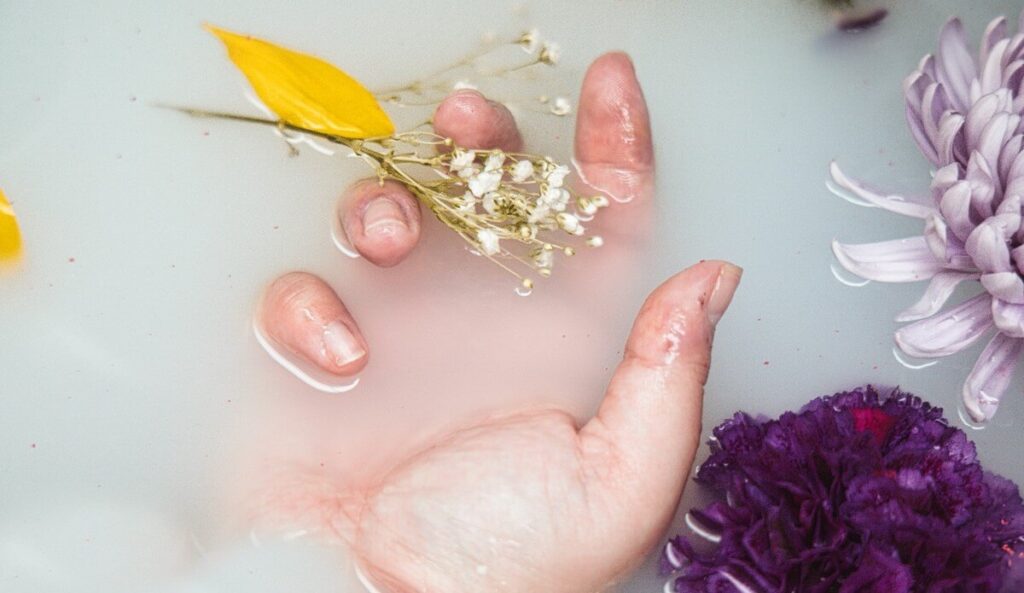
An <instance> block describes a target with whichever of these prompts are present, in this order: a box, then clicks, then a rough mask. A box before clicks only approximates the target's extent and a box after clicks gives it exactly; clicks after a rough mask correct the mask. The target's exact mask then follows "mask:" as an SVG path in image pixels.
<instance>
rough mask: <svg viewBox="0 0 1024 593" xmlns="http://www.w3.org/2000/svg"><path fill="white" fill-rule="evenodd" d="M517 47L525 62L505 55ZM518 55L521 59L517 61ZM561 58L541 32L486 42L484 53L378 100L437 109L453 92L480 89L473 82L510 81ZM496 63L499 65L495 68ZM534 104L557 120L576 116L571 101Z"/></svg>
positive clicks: (541, 100) (543, 98)
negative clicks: (435, 107)
mask: <svg viewBox="0 0 1024 593" xmlns="http://www.w3.org/2000/svg"><path fill="white" fill-rule="evenodd" d="M516 47H518V48H520V49H522V52H523V53H525V54H526V57H525V58H523V57H521V56H522V53H519V52H515V53H513V56H508V55H505V54H504V53H503V52H504V50H506V49H509V48H516ZM516 55H518V56H520V57H518V58H516V57H514V56H516ZM561 58H562V47H561V46H560V45H559V44H558V43H555V42H554V41H547V40H544V39H543V38H542V37H541V34H540V32H539V31H538V30H537V29H531V30H529V31H525V32H523V33H521V34H520V35H518V36H516V37H512V38H509V39H506V40H505V41H503V42H499V43H494V42H493V41H490V42H485V43H483V44H482V46H481V47H480V49H478V50H477V51H475V52H473V53H471V54H470V55H468V56H466V57H465V58H463V59H461V60H458V61H456V62H453V63H452V64H449V65H448V66H446V67H444V68H441V69H440V70H437V71H435V72H433V73H431V74H430V75H428V76H425V77H423V78H420V79H418V80H415V81H413V82H411V83H409V84H406V85H402V86H397V87H393V88H387V89H382V90H378V91H376V92H375V93H374V96H375V97H376V98H377V100H378V101H380V102H382V103H387V104H391V105H395V106H398V107H422V106H431V105H436V104H437V103H438V102H440V101H441V100H442V99H444V97H445V95H447V94H448V93H449V92H451V91H452V90H460V89H474V90H475V89H477V84H475V83H474V82H471V80H470V79H472V81H476V82H481V81H488V80H495V79H501V78H506V77H508V76H509V75H511V74H513V73H516V72H520V71H524V70H527V69H530V68H532V67H534V66H556V65H557V64H558V62H559V61H560V60H561ZM495 61H497V62H499V64H498V65H495V64H494V63H493V62H495ZM533 100H535V102H536V104H535V106H528V108H529V109H530V110H531V111H541V112H546V113H549V114H552V115H557V116H565V115H569V114H570V113H572V103H571V102H570V101H569V98H568V97H564V96H556V97H549V96H548V95H540V96H537V97H534V98H533ZM506 102H508V101H506Z"/></svg>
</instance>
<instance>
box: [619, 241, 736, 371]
mask: <svg viewBox="0 0 1024 593" xmlns="http://www.w3.org/2000/svg"><path fill="white" fill-rule="evenodd" d="M742 274H743V270H742V269H741V268H739V267H738V266H736V265H733V264H731V263H729V262H725V261H718V260H708V261H702V262H700V263H698V264H696V265H694V266H691V267H690V268H688V269H686V270H683V271H682V272H679V273H678V274H676V275H675V276H672V277H671V278H669V279H668V280H666V281H665V282H664V283H662V284H661V286H659V287H658V288H656V289H655V290H654V291H653V292H652V293H651V295H650V296H649V297H648V298H647V301H646V302H645V303H644V305H643V307H642V308H641V310H640V313H639V314H638V315H637V319H636V322H635V324H634V326H633V330H632V331H631V332H630V336H629V340H628V342H627V345H626V349H627V357H629V356H632V357H635V358H637V359H639V360H641V361H642V362H644V363H645V364H647V365H650V366H666V367H671V366H673V365H676V364H679V363H680V362H682V363H697V365H698V366H706V365H707V363H705V362H704V360H705V359H706V358H707V359H709V358H710V348H711V338H712V335H713V332H714V328H715V325H716V324H717V323H718V321H719V320H720V319H721V318H722V316H723V315H724V314H725V311H726V309H727V308H728V307H729V304H730V303H731V302H732V297H733V294H734V293H735V291H736V288H737V287H738V286H739V282H740V278H741V277H742Z"/></svg>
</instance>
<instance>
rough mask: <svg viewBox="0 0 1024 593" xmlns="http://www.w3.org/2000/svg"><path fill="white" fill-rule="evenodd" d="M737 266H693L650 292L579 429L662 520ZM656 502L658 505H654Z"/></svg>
mask: <svg viewBox="0 0 1024 593" xmlns="http://www.w3.org/2000/svg"><path fill="white" fill-rule="evenodd" d="M741 274H742V270H741V269H740V268H738V267H736V266H734V265H732V264H730V263H726V262H720V261H707V262H702V263H700V264H697V265H695V266H693V267H691V268H689V269H687V270H685V271H683V272H681V273H679V274H676V275H675V276H673V277H672V278H670V279H668V280H667V281H666V282H665V283H664V284H662V285H661V286H659V287H658V288H656V289H655V290H654V292H653V293H651V295H650V296H649V297H648V298H647V301H646V302H645V303H644V305H643V307H642V308H641V309H640V313H639V314H638V315H637V318H636V321H635V322H634V324H633V329H632V331H631V332H630V335H629V339H628V340H627V342H626V350H625V356H624V359H623V361H622V363H621V364H620V365H619V367H618V369H617V370H616V371H615V374H614V376H613V377H612V380H611V383H610V384H609V387H608V391H607V393H606V395H605V399H604V402H602V404H601V407H600V408H599V410H598V413H597V416H596V417H595V418H594V419H593V420H591V421H590V422H589V423H587V425H586V426H584V428H583V429H582V430H581V432H580V437H581V443H582V444H583V446H584V452H585V455H587V456H589V459H590V460H591V462H592V463H596V464H611V465H613V466H614V468H615V471H618V472H622V473H621V477H622V478H623V480H625V481H621V480H617V483H620V484H621V483H626V484H635V485H636V486H637V487H638V488H642V489H643V495H644V496H646V497H648V498H647V501H648V502H649V503H650V504H651V505H652V508H659V509H664V511H665V513H666V514H665V516H664V517H662V518H663V519H664V520H665V521H666V522H667V521H668V520H669V518H670V517H671V512H672V510H673V509H674V508H675V506H676V504H677V503H678V497H679V495H680V494H681V493H682V488H683V484H684V480H685V478H686V475H687V473H688V471H689V467H690V464H692V463H693V456H694V453H695V452H696V450H697V445H698V439H699V438H700V427H701V405H702V400H703V394H704V382H705V380H706V379H707V375H708V367H709V365H710V362H711V341H712V337H713V335H714V327H715V324H716V323H717V322H718V320H719V319H720V318H721V316H722V315H723V314H724V313H725V310H726V308H728V306H729V303H730V302H731V301H732V296H733V293H734V292H735V290H736V287H737V286H738V285H739V281H740V276H741ZM658 505H660V506H658Z"/></svg>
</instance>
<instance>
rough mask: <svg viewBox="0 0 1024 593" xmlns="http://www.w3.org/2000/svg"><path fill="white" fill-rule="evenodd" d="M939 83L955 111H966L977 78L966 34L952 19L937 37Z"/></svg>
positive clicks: (955, 19)
mask: <svg viewBox="0 0 1024 593" xmlns="http://www.w3.org/2000/svg"><path fill="white" fill-rule="evenodd" d="M936 71H937V73H938V77H939V81H940V82H941V83H942V84H943V85H944V86H945V87H946V89H947V90H948V91H949V98H950V101H952V103H953V105H954V107H956V109H957V111H960V112H961V113H964V112H966V111H967V105H968V100H969V93H968V91H969V89H970V86H971V81H972V80H974V78H975V77H976V76H977V70H976V68H975V65H974V57H973V56H971V52H970V50H969V49H968V48H967V34H966V33H965V32H964V26H963V23H961V22H960V19H957V18H953V19H950V20H949V22H947V23H946V26H945V27H943V28H942V33H941V34H940V35H939V54H938V58H937V59H936Z"/></svg>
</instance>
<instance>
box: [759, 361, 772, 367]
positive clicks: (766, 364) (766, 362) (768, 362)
mask: <svg viewBox="0 0 1024 593" xmlns="http://www.w3.org/2000/svg"><path fill="white" fill-rule="evenodd" d="M761 364H763V365H764V366H768V365H770V364H771V362H770V361H767V360H766V361H764V362H763V363H761Z"/></svg>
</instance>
